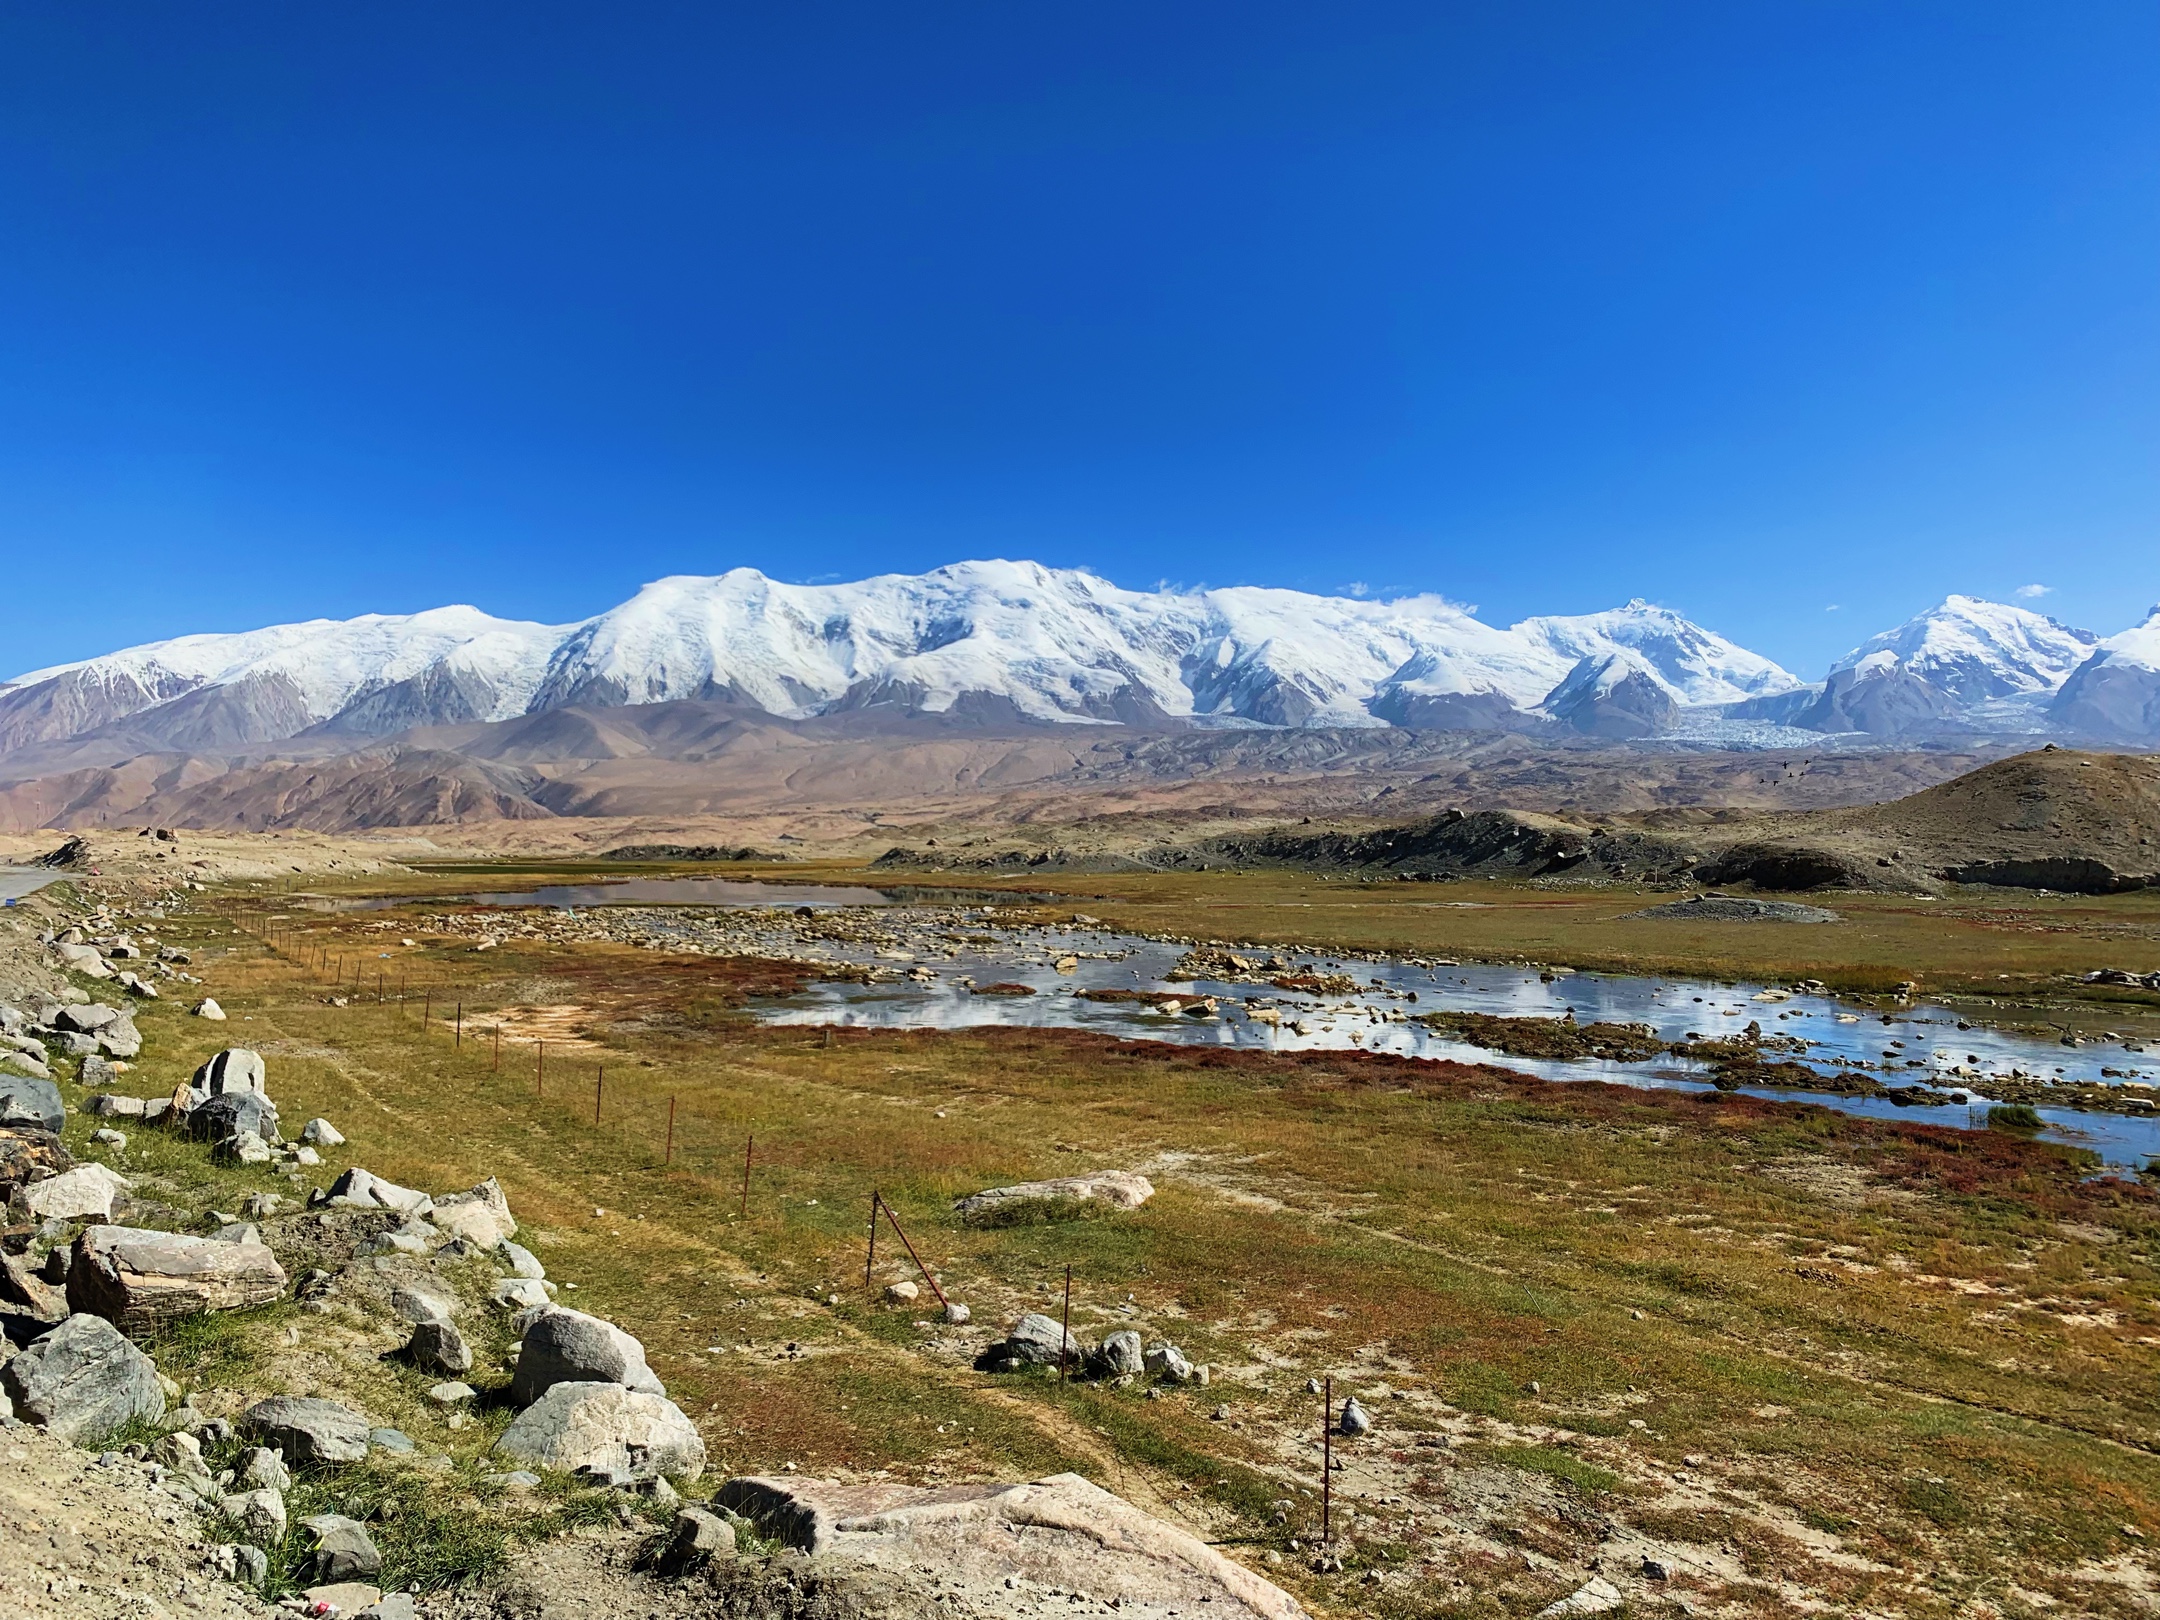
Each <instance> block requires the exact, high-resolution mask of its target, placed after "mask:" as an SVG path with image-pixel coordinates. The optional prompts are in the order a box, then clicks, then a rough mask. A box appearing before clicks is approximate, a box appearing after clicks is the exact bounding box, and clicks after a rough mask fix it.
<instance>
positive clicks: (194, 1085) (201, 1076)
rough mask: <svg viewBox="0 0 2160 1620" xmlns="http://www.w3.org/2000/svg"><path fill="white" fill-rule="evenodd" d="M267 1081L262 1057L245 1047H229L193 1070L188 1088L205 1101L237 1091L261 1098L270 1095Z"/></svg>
mask: <svg viewBox="0 0 2160 1620" xmlns="http://www.w3.org/2000/svg"><path fill="white" fill-rule="evenodd" d="M268 1078H269V1077H268V1075H267V1073H266V1072H265V1071H264V1069H263V1060H262V1056H261V1054H259V1053H256V1052H251V1051H249V1050H248V1049H247V1048H246V1047H244V1046H229V1047H227V1048H226V1049H225V1050H224V1051H222V1052H220V1053H218V1054H217V1055H216V1056H215V1057H213V1058H211V1059H210V1061H209V1062H207V1063H205V1064H204V1065H203V1066H202V1067H201V1068H199V1069H197V1070H196V1071H195V1073H194V1074H193V1076H191V1077H190V1078H189V1080H188V1089H189V1090H191V1091H193V1092H194V1093H195V1094H196V1095H197V1096H198V1097H200V1098H203V1099H204V1100H205V1101H207V1100H208V1099H209V1098H212V1097H222V1096H225V1095H226V1094H227V1093H229V1092H240V1091H247V1092H252V1093H254V1094H255V1095H256V1096H258V1097H263V1096H268V1095H269V1091H270V1087H269V1083H268Z"/></svg>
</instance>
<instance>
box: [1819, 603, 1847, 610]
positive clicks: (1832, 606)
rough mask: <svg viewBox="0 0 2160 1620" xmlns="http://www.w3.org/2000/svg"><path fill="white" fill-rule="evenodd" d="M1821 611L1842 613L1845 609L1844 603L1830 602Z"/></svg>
mask: <svg viewBox="0 0 2160 1620" xmlns="http://www.w3.org/2000/svg"><path fill="white" fill-rule="evenodd" d="M1823 611H1824V612H1825V613H1843V612H1844V611H1845V605H1844V604H1843V603H1842V602H1832V603H1831V604H1830V605H1829V606H1828V607H1826V608H1824V609H1823Z"/></svg>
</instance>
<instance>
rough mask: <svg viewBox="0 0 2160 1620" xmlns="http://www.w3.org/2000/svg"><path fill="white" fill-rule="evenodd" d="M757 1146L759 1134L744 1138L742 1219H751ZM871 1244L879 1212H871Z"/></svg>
mask: <svg viewBox="0 0 2160 1620" xmlns="http://www.w3.org/2000/svg"><path fill="white" fill-rule="evenodd" d="M756 1146H757V1134H756V1133H755V1132H752V1133H751V1134H750V1135H749V1136H746V1137H744V1138H743V1145H742V1218H743V1219H744V1220H746V1221H747V1220H748V1219H749V1218H750V1150H751V1149H752V1148H754V1147H756ZM870 1242H871V1243H872V1245H873V1246H874V1245H875V1244H876V1243H877V1212H876V1211H875V1210H872V1211H871V1220H870Z"/></svg>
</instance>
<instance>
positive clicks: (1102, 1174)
mask: <svg viewBox="0 0 2160 1620" xmlns="http://www.w3.org/2000/svg"><path fill="white" fill-rule="evenodd" d="M1154 1196H1155V1184H1154V1183H1153V1182H1151V1181H1149V1180H1148V1178H1147V1177H1145V1176H1136V1175H1134V1174H1133V1173H1132V1172H1131V1171H1130V1170H1097V1171H1094V1172H1092V1173H1091V1174H1088V1175H1084V1176H1060V1177H1058V1178H1057V1179H1056V1180H1054V1181H1023V1182H1020V1183H1018V1184H1017V1185H1015V1186H1011V1187H988V1188H985V1189H984V1190H983V1191H981V1192H979V1193H970V1194H969V1195H968V1196H967V1197H965V1198H962V1199H960V1200H959V1201H957V1202H956V1203H955V1204H954V1205H953V1209H954V1210H955V1211H956V1212H957V1213H958V1214H959V1215H960V1216H961V1217H962V1218H963V1219H972V1220H980V1219H981V1218H982V1217H984V1216H986V1215H996V1214H998V1213H1000V1212H1002V1211H1005V1210H1008V1209H1010V1208H1012V1207H1013V1206H1015V1205H1019V1204H1067V1203H1070V1204H1084V1203H1104V1204H1109V1205H1112V1206H1113V1207H1115V1208H1117V1209H1138V1208H1139V1207H1140V1206H1141V1205H1142V1204H1144V1203H1146V1202H1147V1201H1148V1200H1149V1199H1150V1198H1153V1197H1154Z"/></svg>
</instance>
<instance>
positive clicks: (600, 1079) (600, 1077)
mask: <svg viewBox="0 0 2160 1620" xmlns="http://www.w3.org/2000/svg"><path fill="white" fill-rule="evenodd" d="M606 1084H607V1065H606V1064H605V1063H603V1064H601V1065H600V1072H599V1073H598V1074H596V1075H594V1076H593V1083H592V1122H593V1123H594V1124H595V1125H597V1124H599V1123H600V1088H601V1087H602V1086H604V1085H606Z"/></svg>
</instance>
